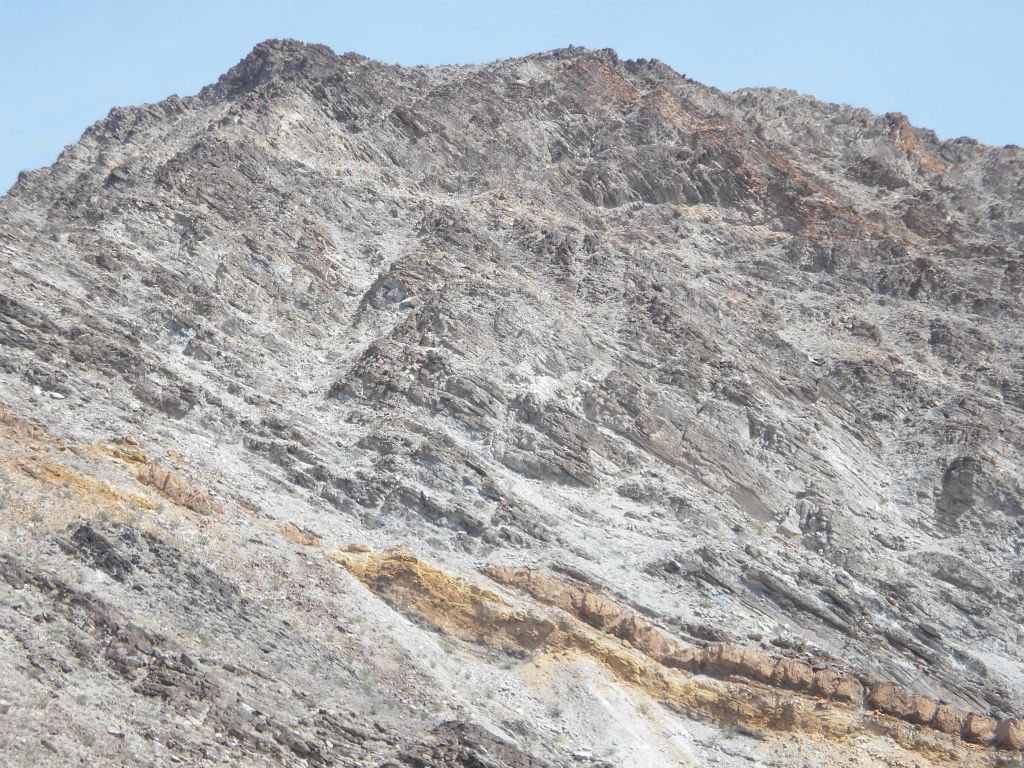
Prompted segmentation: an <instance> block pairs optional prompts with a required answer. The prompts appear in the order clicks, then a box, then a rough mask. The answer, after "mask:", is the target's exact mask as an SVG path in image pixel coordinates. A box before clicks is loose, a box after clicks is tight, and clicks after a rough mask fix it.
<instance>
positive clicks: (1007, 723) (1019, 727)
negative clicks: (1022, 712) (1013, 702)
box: [995, 717, 1024, 752]
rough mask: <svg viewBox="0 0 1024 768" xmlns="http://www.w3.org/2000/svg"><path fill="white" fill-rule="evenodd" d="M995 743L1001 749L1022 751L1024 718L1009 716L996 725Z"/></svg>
mask: <svg viewBox="0 0 1024 768" xmlns="http://www.w3.org/2000/svg"><path fill="white" fill-rule="evenodd" d="M995 745H996V746H997V747H1001V748H1002V749H1012V750H1016V751H1018V752H1021V751H1024V719H1021V718H1019V717H1011V718H1009V719H1008V720H1002V721H1000V723H999V725H997V726H996V731H995Z"/></svg>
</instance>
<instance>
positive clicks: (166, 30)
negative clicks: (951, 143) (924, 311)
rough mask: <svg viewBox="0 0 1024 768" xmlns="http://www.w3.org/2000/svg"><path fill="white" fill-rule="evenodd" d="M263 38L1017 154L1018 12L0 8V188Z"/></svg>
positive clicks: (1011, 1)
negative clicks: (642, 66)
mask: <svg viewBox="0 0 1024 768" xmlns="http://www.w3.org/2000/svg"><path fill="white" fill-rule="evenodd" d="M268 37H295V38H298V39H301V40H305V41H308V42H320V43H326V44H327V45H329V46H331V47H332V48H333V49H334V50H335V51H337V52H339V53H342V52H345V51H357V52H359V53H362V54H364V55H366V56H370V57H372V58H376V59H381V60H384V61H388V62H397V63H400V64H439V63H463V62H482V61H491V60H493V59H498V58H504V57H507V56H516V55H521V54H525V53H531V52H535V51H541V50H549V49H551V48H558V47H562V46H565V45H569V44H575V45H585V46H589V47H602V48H603V47H612V48H615V49H616V50H618V52H619V54H620V55H622V56H623V57H624V58H659V59H661V60H663V61H665V62H666V63H668V64H669V65H671V66H672V67H674V68H675V69H677V70H679V71H680V72H685V73H686V74H688V75H689V76H690V77H693V78H695V79H697V80H700V81H702V82H704V83H708V84H710V85H715V86H718V87H719V88H723V89H727V90H731V89H733V88H739V87H743V86H756V85H773V86H780V87H787V88H794V89H796V90H798V91H801V92H803V93H810V94H813V95H814V96H817V97H819V98H822V99H826V100H829V101H838V102H844V103H849V104H854V105H857V106H865V107H869V108H870V109H873V110H875V111H878V112H886V111H901V112H904V113H906V114H907V115H909V117H910V119H911V121H912V122H913V123H914V124H915V125H921V126H926V127H929V128H932V129H934V130H936V131H937V132H938V133H939V135H940V136H942V137H943V138H953V137H955V136H961V135H968V136H973V137H975V138H977V139H979V140H981V141H984V142H987V143H990V144H1007V143H1014V144H1021V145H1024V98H1022V97H1024V0H971V2H967V1H966V0H961V1H960V2H954V1H953V0H931V2H928V1H927V0H886V1H884V2H879V1H878V0H859V1H855V0H849V1H847V0H804V1H803V2H790V1H789V0H751V1H749V2H741V1H739V0H737V1H736V2H727V1H726V0H717V2H716V1H712V0H694V1H692V2H688V1H685V0H679V1H677V2H668V1H662V2H652V1H648V0H613V1H611V2H604V1H603V0H602V1H599V0H592V1H591V2H583V1H582V0H565V2H559V1H558V0H547V2H542V1H535V0H518V2H504V1H502V0H476V1H475V2H456V0H438V1H436V2H428V0H421V1H420V2H416V1H415V0H405V1H399V0H380V1H379V2H374V1H373V0H362V2H345V1H342V0H335V2H327V1H326V0H322V1H320V2H316V1H314V0H291V1H285V0H280V1H279V2H270V0H223V1H222V2H218V1H217V0H173V1H170V0H168V1H163V0H135V1H134V2H130V1H129V0H0V190H5V189H6V188H7V187H8V186H10V184H11V183H13V181H14V179H15V177H16V176H17V173H18V171H19V170H21V169H24V168H34V167H38V166H41V165H47V164H49V163H51V162H53V160H54V159H56V157H57V155H58V154H59V152H60V150H61V149H62V148H63V147H64V145H66V144H69V143H71V142H74V141H75V140H76V139H77V138H78V137H79V135H80V134H81V133H82V131H83V130H84V129H85V128H86V127H87V126H88V125H89V124H90V123H92V122H94V121H95V120H97V119H99V118H101V117H103V116H104V115H105V114H106V113H107V112H108V111H109V109H110V108H111V107H113V106H117V105H128V104H139V103H143V102H148V101H157V100H159V99H162V98H163V97H165V96H167V95H169V94H171V93H177V94H179V95H185V94H189V93H194V92H195V91H197V90H198V89H199V88H200V87H202V86H203V85H205V84H206V83H209V82H212V81H213V80H215V79H216V78H217V77H218V75H220V74H221V73H222V72H224V71H225V70H226V69H228V67H230V66H231V65H232V64H234V63H236V62H237V61H238V60H239V59H240V58H242V57H243V56H244V55H245V54H246V53H247V52H248V51H249V49H251V48H252V46H253V45H254V44H255V43H257V42H259V41H260V40H263V39H266V38H268Z"/></svg>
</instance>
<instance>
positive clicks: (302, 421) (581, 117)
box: [0, 41, 1024, 768]
mask: <svg viewBox="0 0 1024 768" xmlns="http://www.w3.org/2000/svg"><path fill="white" fill-rule="evenodd" d="M1022 250H1024V151H1022V150H1021V149H1019V148H1016V147H1005V148H1001V149H1000V148H993V147H986V146H983V145H980V144H978V143H976V142H974V141H972V140H969V139H958V140H955V141H945V142H943V141H939V140H938V139H937V138H936V137H935V135H934V134H932V133H931V132H929V131H926V130H921V129H918V128H915V127H913V126H911V125H910V124H909V123H908V122H907V120H906V119H905V118H904V117H903V116H901V115H898V114H889V115H884V116H879V115H874V114H871V113H869V112H867V111H864V110H858V109H853V108H850V107H841V106H837V105H831V104H823V103H820V102H817V101H814V100H813V99H810V98H806V97H802V96H798V95H797V94H795V93H792V92H788V91H776V90H745V91H737V92H734V93H722V92H719V91H717V90H714V89H711V88H708V87H705V86H703V85H700V84H698V83H695V82H693V81H692V80H689V79H687V78H686V77H685V76H682V75H680V74H678V73H676V72H674V71H672V70H671V69H669V68H668V67H666V66H664V65H663V64H661V63H659V62H656V61H643V60H641V61H621V60H619V59H618V57H616V56H615V54H614V53H612V52H610V51H591V50H583V49H573V48H570V49H565V50H559V51H554V52H550V53H546V54H538V55H534V56H529V57H526V58H522V59H515V60H508V61H502V62H497V63H494V64H487V65H480V66H458V67H454V66H453V67H440V68H401V67H396V66H388V65H384V64H381V63H379V62H374V61H370V60H368V59H365V58H363V57H361V56H358V55H355V54H345V55H344V56H337V55H335V54H334V53H333V52H331V51H330V50H329V49H327V48H324V47H322V46H313V45H305V44H301V43H297V42H293V41H268V42H266V43H263V44H261V45H259V46H257V47H256V48H255V49H254V50H253V52H252V53H251V54H250V55H249V56H247V57H246V58H245V59H244V60H243V61H242V62H241V63H239V64H238V65H237V66H236V67H234V68H233V69H232V70H230V71H229V72H228V73H227V74H225V75H224V76H223V77H221V79H220V80H219V81H218V82H217V83H215V84H213V85H211V86H209V87H207V88H205V89H203V90H202V91H201V92H200V93H199V94H198V95H196V96H191V97H187V98H178V97H176V96H172V97H170V98H169V99H166V100H165V101H163V102H160V103H159V104H153V105H146V106H144V107H139V108H131V109H115V110H113V111H112V112H111V114H110V115H109V116H108V117H107V118H106V119H105V120H103V121H101V122H99V123H97V124H96V125H94V126H93V127H91V128H90V129H89V130H88V131H87V132H86V133H85V135H84V136H83V137H82V139H81V141H80V142H79V143H77V144H76V145H74V146H72V147H69V148H68V149H67V150H65V152H64V153H63V154H62V155H61V157H60V158H59V159H58V161H57V162H56V163H55V164H54V165H53V166H52V167H50V168H47V169H43V170H38V171H33V172H29V173H25V174H22V176H21V177H20V178H19V180H18V182H17V184H16V185H15V186H14V187H13V188H12V190H11V191H10V192H9V193H8V194H7V195H6V196H5V197H3V198H0V253H2V260H0V403H2V407H3V411H2V415H0V479H2V486H0V504H2V505H3V506H2V509H3V515H2V518H0V576H2V578H0V621H2V624H0V627H2V630H3V631H2V633H0V643H2V646H3V647H2V652H0V672H2V674H0V722H2V724H3V727H2V728H0V733H2V735H0V755H2V756H3V757H4V761H5V762H6V763H9V764H11V765H33V764H38V765H52V764H68V765H70V764H76V765H77V764H79V763H80V761H82V760H84V761H85V762H87V763H89V764H92V765H121V764H124V763H125V761H128V760H132V761H135V762H137V763H138V764H145V765H150V764H152V765H168V764H172V763H175V764H184V765H208V764H211V763H214V762H223V763H225V764H235V765H277V764H285V765H315V766H320V765H353V766H355V765H359V766H363V765H366V766H427V765H430V766H508V767H510V768H518V767H519V766H563V765H593V766H675V765H705V764H719V765H736V766H747V765H757V764H762V765H781V766H803V765H863V766H869V765H870V766H874V765H892V766H906V765H989V764H991V765H996V764H1000V762H1001V763H1003V764H1006V763H1007V761H1011V760H1014V759H1017V758H1016V757H1015V750H1020V749H1021V748H1022V747H1024V723H1022V722H1021V721H1020V720H1018V719H1016V718H1017V716H1020V715H1022V714H1024V652H1022V651H1021V642H1022V640H1024V629H1022V626H1024V625H1022V621H1024V603H1022V597H1024V564H1022V560H1021V553H1022V547H1024V506H1022V505H1024V469H1022V462H1021V458H1022V446H1024V439H1022V428H1024V384H1022V375H1024V336H1022V333H1021V329H1022V319H1024V301H1022V290H1024V256H1022ZM397 548H401V550H400V551H399V550H398V549H397Z"/></svg>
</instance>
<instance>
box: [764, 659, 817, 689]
mask: <svg viewBox="0 0 1024 768" xmlns="http://www.w3.org/2000/svg"><path fill="white" fill-rule="evenodd" d="M771 679H772V682H774V683H775V684H776V685H781V686H783V687H785V688H790V689H792V690H794V691H808V690H810V689H811V686H812V685H813V683H814V670H812V669H811V667H810V666H809V665H807V664H804V663H803V662H802V661H797V660H796V659H788V658H781V659H779V660H778V662H776V664H775V669H774V670H772V678H771Z"/></svg>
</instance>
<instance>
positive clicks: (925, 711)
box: [910, 695, 939, 725]
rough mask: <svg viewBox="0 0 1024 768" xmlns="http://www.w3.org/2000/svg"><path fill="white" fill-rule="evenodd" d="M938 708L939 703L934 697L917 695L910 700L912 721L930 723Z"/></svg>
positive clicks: (920, 723) (922, 723)
mask: <svg viewBox="0 0 1024 768" xmlns="http://www.w3.org/2000/svg"><path fill="white" fill-rule="evenodd" d="M938 708H939V705H938V703H937V702H936V701H935V700H934V699H929V698H928V697H927V696H918V695H915V696H914V697H913V698H912V699H911V700H910V722H912V723H918V724H919V725H928V724H929V723H931V721H932V719H933V718H934V717H935V713H936V711H937V710H938Z"/></svg>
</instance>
